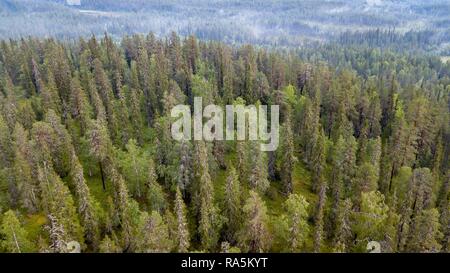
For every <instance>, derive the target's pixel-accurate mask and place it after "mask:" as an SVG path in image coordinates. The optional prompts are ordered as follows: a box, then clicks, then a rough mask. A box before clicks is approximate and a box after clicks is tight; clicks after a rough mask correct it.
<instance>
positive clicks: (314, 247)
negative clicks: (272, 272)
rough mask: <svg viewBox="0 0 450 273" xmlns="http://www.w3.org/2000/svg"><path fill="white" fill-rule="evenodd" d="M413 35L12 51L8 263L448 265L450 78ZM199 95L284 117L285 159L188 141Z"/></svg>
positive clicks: (37, 41)
mask: <svg viewBox="0 0 450 273" xmlns="http://www.w3.org/2000/svg"><path fill="white" fill-rule="evenodd" d="M408 35H409V36H408ZM408 35H404V36H402V35H400V36H398V35H394V34H391V33H388V32H381V33H380V32H378V33H376V32H373V33H368V34H365V36H364V35H350V34H348V35H343V36H342V37H341V39H342V40H341V41H340V42H338V43H333V42H331V43H327V44H321V45H319V46H317V47H305V48H302V49H280V50H275V49H265V48H263V47H259V46H252V45H240V46H230V45H226V44H224V43H221V42H214V41H201V40H197V39H196V37H194V36H185V37H181V36H178V35H177V34H175V33H172V34H170V35H168V36H166V37H162V38H157V37H156V36H155V35H153V34H152V33H150V34H148V35H131V36H124V37H123V38H122V39H121V40H120V41H116V40H113V39H112V38H111V37H110V36H109V35H108V34H105V35H103V36H91V37H90V38H80V39H77V40H71V41H67V40H66V41H60V40H56V39H53V38H22V39H17V40H14V39H11V40H3V41H1V42H0V79H1V80H0V212H1V216H0V251H1V252H69V251H71V249H70V247H69V246H68V243H69V242H72V241H76V242H79V243H80V247H81V251H82V252H367V251H368V249H367V244H368V242H370V241H377V242H379V243H380V246H381V251H382V252H448V251H449V249H450V245H449V238H450V214H449V212H450V204H449V200H450V199H449V198H450V194H449V193H450V180H449V179H450V173H449V150H450V147H449V144H450V141H449V138H450V131H449V129H450V128H449V117H450V116H449V92H450V62H444V61H443V60H442V59H441V58H439V57H437V56H431V55H426V54H418V53H417V52H416V53H415V52H408V51H404V50H399V48H398V47H401V46H402V42H401V41H403V40H405V39H406V40H407V39H415V40H416V41H421V40H420V39H416V38H414V37H424V36H420V35H418V36H414V35H415V34H414V33H412V34H408ZM373 37H382V39H380V38H373ZM411 37H412V38H411ZM361 40H364V41H365V43H361V42H360V41H361ZM375 40H376V41H377V43H383V44H385V43H390V45H392V46H386V47H385V48H383V49H382V50H381V49H380V47H379V45H377V44H374V43H375V42H374V41H375ZM388 41H390V42H388ZM405 43H408V42H405ZM405 43H403V44H405ZM339 44H341V45H339ZM418 44H419V42H418ZM423 44H424V43H420V45H423ZM195 96H201V97H203V100H204V101H207V102H208V103H214V104H217V105H226V104H268V105H273V104H277V105H280V110H281V113H280V122H281V128H280V137H281V140H280V146H279V148H278V149H277V150H276V151H274V152H262V151H260V149H259V148H258V144H259V143H258V142H257V141H214V142H205V141H183V142H178V141H175V140H173V139H172V137H171V133H170V125H171V121H172V118H171V117H170V109H172V107H173V106H174V105H177V104H192V99H193V97H195ZM69 245H70V244H69Z"/></svg>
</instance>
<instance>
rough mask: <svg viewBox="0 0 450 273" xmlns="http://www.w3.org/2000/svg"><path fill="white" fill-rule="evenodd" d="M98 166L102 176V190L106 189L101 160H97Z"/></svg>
mask: <svg viewBox="0 0 450 273" xmlns="http://www.w3.org/2000/svg"><path fill="white" fill-rule="evenodd" d="M98 166H99V167H100V175H101V176H102V186H103V190H104V191H106V183H105V176H104V175H103V167H102V162H99V163H98Z"/></svg>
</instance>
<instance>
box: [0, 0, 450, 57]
mask: <svg viewBox="0 0 450 273" xmlns="http://www.w3.org/2000/svg"><path fill="white" fill-rule="evenodd" d="M76 2H77V1H65V0H42V1H34V0H0V14H1V17H0V38H18V37H24V36H29V35H32V36H54V37H57V38H76V37H78V36H90V35H91V34H95V35H102V34H103V33H105V32H107V33H109V34H110V35H112V36H113V37H116V38H119V37H121V36H122V35H124V34H134V33H143V34H146V33H148V32H154V33H155V34H156V35H158V36H167V35H168V34H169V33H170V32H171V31H176V32H177V33H179V34H180V35H182V36H186V35H189V34H194V35H196V36H197V37H198V38H200V39H207V40H220V41H224V42H227V43H254V44H262V45H270V46H299V45H302V44H304V42H305V41H314V40H318V41H324V40H330V39H336V38H338V37H339V36H340V35H341V34H342V33H343V32H345V31H351V32H355V31H357V32H363V31H367V30H376V29H381V30H391V31H392V30H395V31H396V32H398V33H405V32H408V31H411V30H414V31H421V32H422V35H421V36H420V37H421V38H420V37H419V39H424V40H426V43H428V44H430V45H432V47H433V48H432V49H433V50H435V51H437V52H441V53H442V52H443V51H448V47H449V42H448V41H449V40H450V18H449V16H448V14H449V13H450V2H449V1H436V0H431V1H426V0H407V1H405V0H397V1H395V0H356V1H346V0H335V1H324V0H319V1H298V0H288V1H277V0H272V1H265V0H255V1H248V0H246V1H235V0H234V1H224V0H212V1H210V0H193V1H182V0H168V1H161V0H150V1H144V0H131V1H115V0H81V5H69V4H68V3H76ZM443 55H448V54H443Z"/></svg>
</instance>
